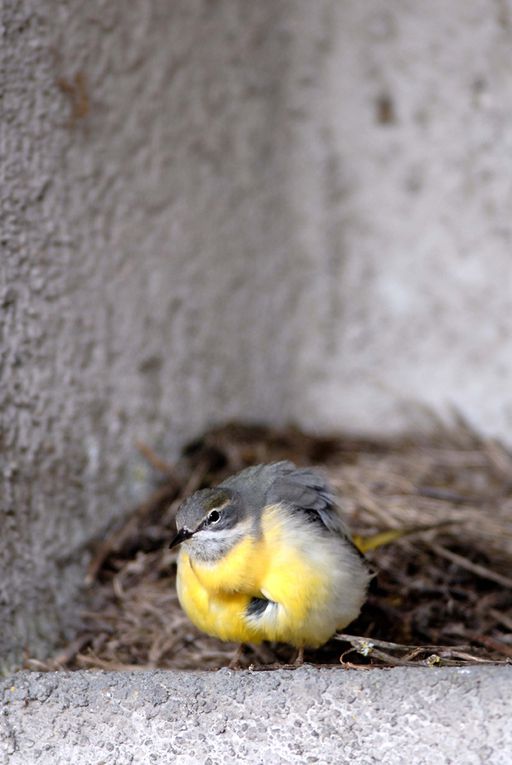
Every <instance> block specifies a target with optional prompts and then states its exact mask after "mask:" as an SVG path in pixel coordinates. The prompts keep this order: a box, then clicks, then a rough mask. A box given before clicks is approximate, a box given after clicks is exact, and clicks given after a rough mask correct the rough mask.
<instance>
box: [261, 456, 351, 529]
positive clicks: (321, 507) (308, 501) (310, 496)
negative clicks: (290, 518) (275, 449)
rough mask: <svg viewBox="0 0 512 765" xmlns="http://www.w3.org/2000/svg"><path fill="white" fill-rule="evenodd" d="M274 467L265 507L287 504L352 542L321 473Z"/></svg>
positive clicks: (288, 466) (285, 465) (289, 466)
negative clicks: (281, 503)
mask: <svg viewBox="0 0 512 765" xmlns="http://www.w3.org/2000/svg"><path fill="white" fill-rule="evenodd" d="M269 467H270V466H269ZM272 467H274V469H276V470H275V472H276V474H275V476H274V480H273V481H272V483H271V485H270V487H269V489H268V492H267V497H266V504H277V503H280V502H283V503H286V504H287V505H288V506H289V507H292V508H294V509H295V510H296V511H297V512H303V513H305V514H307V515H308V516H309V517H310V518H311V520H312V521H315V520H316V521H320V522H321V523H322V524H323V526H325V528H327V529H328V530H329V531H331V532H334V533H335V534H340V535H342V536H345V537H347V538H350V535H349V532H348V529H347V527H346V525H345V523H344V522H343V519H342V517H341V514H340V511H339V508H338V504H337V500H336V496H335V494H334V492H333V490H332V488H331V486H330V485H329V483H328V481H327V479H326V478H325V477H324V476H323V475H322V474H321V473H320V472H319V471H316V470H311V469H310V468H297V467H295V466H294V465H293V464H292V463H290V462H280V463H274V465H273V466H272Z"/></svg>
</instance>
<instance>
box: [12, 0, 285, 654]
mask: <svg viewBox="0 0 512 765" xmlns="http://www.w3.org/2000/svg"><path fill="white" fill-rule="evenodd" d="M285 10H286V6H285V5H283V4H279V3H274V2H273V0H268V2H258V3H254V4H253V3H239V2H230V1H226V2H212V1H210V0H182V1H179V2H169V1H168V0H155V1H154V2H151V3H143V4H133V3H128V4H127V3H124V2H121V1H119V2H111V0H109V1H108V2H100V1H99V0H98V1H96V0H95V1H94V2H87V3H84V2H81V0H73V1H72V2H55V0H24V2H18V0H12V2H10V1H9V0H7V2H6V3H5V8H4V20H5V23H6V35H5V55H4V62H3V63H4V69H5V73H6V83H7V91H6V97H5V128H6V130H5V136H4V148H5V154H6V157H5V183H4V184H2V205H3V210H4V215H5V233H4V247H5V252H4V254H3V255H2V271H3V273H2V277H3V286H2V292H1V293H0V294H1V300H2V330H3V337H2V367H1V391H0V399H1V401H0V407H1V409H0V411H1V412H2V415H1V416H2V438H3V443H2V447H3V449H2V460H3V466H2V467H3V472H4V484H3V490H2V499H1V502H2V532H3V543H2V546H1V548H0V556H1V564H0V570H1V576H0V599H1V608H0V612H1V614H2V619H1V621H2V625H3V627H2V629H1V630H0V655H2V654H4V655H5V654H7V653H11V652H12V649H13V648H15V647H16V648H17V649H19V648H20V647H21V646H23V645H24V644H27V645H30V647H31V650H32V651H38V650H40V648H41V646H43V645H44V644H45V643H46V640H47V638H48V637H49V636H51V637H54V636H55V630H56V626H55V625H56V615H57V614H63V613H64V611H63V606H64V605H65V604H67V603H69V602H72V600H73V595H74V593H75V591H76V586H77V582H78V581H79V578H81V577H82V576H83V544H84V543H85V542H86V541H87V540H88V539H89V538H90V537H92V536H94V535H95V534H97V533H98V532H100V531H101V529H103V528H105V526H106V525H107V523H108V522H109V521H110V520H111V519H112V518H113V517H114V516H116V515H118V514H120V513H121V512H122V511H123V510H126V507H127V502H128V503H129V501H130V499H131V498H132V495H133V494H134V492H136V490H137V489H138V476H139V472H140V471H139V469H138V466H137V465H135V466H133V465H132V461H133V457H134V452H135V449H134V441H135V439H137V438H141V439H144V440H145V441H147V442H148V443H152V444H160V445H161V446H163V447H164V448H167V449H169V451H170V453H171V454H172V451H173V450H176V449H177V447H178V446H179V445H180V444H181V443H182V442H183V439H184V438H186V437H190V436H191V435H193V434H195V433H197V432H198V431H200V430H201V429H202V428H204V427H205V426H206V425H207V423H208V422H210V421H212V420H222V419H224V418H232V417H244V416H245V417H251V418H254V419H266V420H270V419H272V420H273V419H275V420H276V421H284V419H285V418H286V413H287V398H286V395H287V382H288V369H289V367H290V359H291V356H292V350H293V343H292V328H291V325H289V324H287V323H286V322H283V321H282V319H283V317H284V316H286V315H287V314H288V313H289V312H291V309H290V308H289V306H290V304H291V303H292V302H293V300H295V293H296V290H295V286H294V278H293V273H292V278H291V279H290V278H289V275H290V272H291V271H292V269H291V268H290V258H291V253H290V250H289V247H288V246H287V231H289V230H290V229H291V220H290V217H289V215H288V213H287V206H286V194H285V189H286V185H285V179H286V172H287V158H286V153H285V151H284V149H285V147H286V143H287V136H286V130H285V127H286V111H285V99H284V97H283V87H284V82H285V78H286V73H287V69H288V66H289V47H290V35H289V34H286V33H285V27H284V22H283V13H284V11H285ZM77 74H78V82H76V75H77ZM63 80H65V82H63ZM70 85H71V86H73V87H74V92H75V104H76V109H75V111H76V112H77V114H76V116H75V118H71V119H70V106H71V97H72V95H73V94H69V93H67V92H65V91H69V90H70ZM269 338H271V343H270V342H269ZM132 467H133V470H131V468H132ZM133 498H135V497H133ZM64 571H65V576H63V575H62V574H63V572H64ZM66 619H67V616H66V618H65V619H64V622H66Z"/></svg>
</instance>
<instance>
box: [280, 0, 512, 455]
mask: <svg viewBox="0 0 512 765" xmlns="http://www.w3.org/2000/svg"><path fill="white" fill-rule="evenodd" d="M309 16H310V21H309V24H308V25H306V24H305V23H304V20H303V23H304V29H307V30H309V31H308V33H307V34H306V35H303V36H302V38H301V40H299V39H298V40H297V44H299V42H300V44H301V48H300V51H299V55H298V56H297V59H296V65H294V67H293V68H292V71H291V78H293V84H291V85H290V88H289V90H290V94H291V97H292V98H293V99H294V103H295V111H296V112H298V113H299V114H300V120H297V121H296V122H295V126H294V128H295V130H296V134H297V137H296V140H295V141H294V142H293V143H292V151H293V156H294V161H293V167H292V170H291V173H290V177H291V178H292V179H293V187H292V194H291V197H292V199H293V205H294V209H295V210H296V211H297V213H298V214H297V221H298V223H299V225H297V226H296V234H297V237H298V240H299V242H300V245H299V246H300V249H301V251H302V253H303V255H304V259H305V261H306V262H307V263H308V267H307V274H308V276H307V278H308V289H307V294H306V295H305V300H306V301H307V309H306V310H305V311H304V312H303V314H302V315H303V316H304V317H307V321H304V324H303V327H302V338H303V340H302V342H301V343H300V344H298V352H299V356H298V359H297V364H298V369H297V373H296V374H295V375H294V380H295V381H296V385H295V388H294V392H293V401H294V411H296V412H300V413H301V419H302V422H304V423H305V424H307V425H309V426H314V427H323V428H326V427H327V428H329V427H339V426H342V427H345V428H349V429H351V430H355V431H359V432H361V431H366V432H370V433H373V434H382V433H386V434H390V433H394V432H397V431H399V430H402V429H404V428H405V429H411V428H413V427H414V425H415V421H416V419H417V418H416V415H417V414H418V412H417V411H416V412H415V411H414V404H415V403H417V402H420V403H422V404H426V405H427V406H429V407H431V408H432V409H433V410H434V411H436V412H437V413H440V414H443V413H446V412H447V411H448V410H449V408H450V407H451V405H456V406H457V407H458V408H459V409H460V410H462V411H463V412H464V414H465V415H466V416H467V417H468V418H469V420H470V421H471V422H473V423H474V424H475V425H476V426H477V427H478V428H479V429H481V430H482V431H483V432H485V433H488V434H491V435H498V436H501V437H503V438H505V439H506V440H507V441H508V442H509V443H511V444H512V214H511V211H512V3H511V2H510V0H499V2H489V1H488V0H473V1H472V2H470V3H467V2H465V0H457V1H454V0H452V1H451V2H446V0H430V2H428V3H424V2H421V0H413V2H402V1H401V0H393V1H392V2H386V3H383V2H381V0H365V2H357V0H346V1H344V2H334V1H333V2H324V3H319V4H316V3H310V4H309ZM301 82H302V83H306V87H304V86H303V87H301ZM303 274H304V277H306V270H304V272H303Z"/></svg>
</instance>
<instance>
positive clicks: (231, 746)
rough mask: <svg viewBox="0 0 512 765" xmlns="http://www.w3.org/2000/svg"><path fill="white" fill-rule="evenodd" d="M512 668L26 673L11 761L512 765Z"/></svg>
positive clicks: (3, 741)
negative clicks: (368, 670)
mask: <svg viewBox="0 0 512 765" xmlns="http://www.w3.org/2000/svg"><path fill="white" fill-rule="evenodd" d="M511 698H512V667H510V668H506V669H498V668H496V667H486V668H472V669H455V668H453V669H426V668H425V669H393V670H372V671H370V672H364V671H359V672H355V671H344V670H342V669H334V670H318V669H314V668H311V667H304V668H302V669H299V670H296V671H293V672H290V671H286V670H280V671H274V672H252V673H251V672H245V671H244V672H233V671H230V670H220V671H218V672H211V673H192V672H191V673H175V672H163V671H152V672H145V671H140V672H123V673H104V672H76V673H74V674H63V673H62V674H61V673H58V674H45V675H41V674H38V673H27V672H23V673H19V674H16V675H13V676H11V677H10V678H8V679H7V680H6V682H4V684H3V706H2V716H1V719H0V762H1V764H2V765H7V764H8V765H31V763H37V765H46V764H48V765H68V763H73V765H100V763H102V764H103V765H128V763H133V765H146V763H147V765H151V763H167V762H168V763H180V765H196V764H197V763H202V764H203V763H204V764H205V765H224V764H225V763H235V762H244V763H251V765H252V764H253V763H254V765H267V764H268V763H272V764H273V765H274V763H275V764H276V765H280V764H281V763H283V764H284V763H286V764H287V765H288V764H289V765H292V764H293V763H300V764H301V765H303V764H304V763H318V765H324V764H327V763H329V764H330V763H333V765H334V763H336V765H345V763H346V764H347V765H349V764H350V765H403V763H414V765H423V764H424V765H445V764H446V765H448V763H452V764H453V765H455V764H457V765H509V764H510V761H511V760H510V757H511V752H512V721H511V701H510V700H511Z"/></svg>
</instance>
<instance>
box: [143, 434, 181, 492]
mask: <svg viewBox="0 0 512 765" xmlns="http://www.w3.org/2000/svg"><path fill="white" fill-rule="evenodd" d="M135 446H136V447H137V449H138V450H139V452H140V453H141V454H142V456H143V457H144V459H145V460H146V461H147V462H148V463H149V464H150V465H151V467H154V468H155V470H157V471H158V472H159V473H163V474H164V475H165V476H166V477H167V478H170V479H172V480H174V481H175V482H176V484H179V483H180V481H179V479H178V478H177V476H176V471H175V469H174V467H173V466H172V465H170V464H169V463H168V462H166V461H165V460H163V459H162V458H161V457H159V456H158V454H157V453H156V452H155V451H154V450H153V449H152V448H151V447H150V446H148V444H146V443H145V442H144V441H141V440H140V439H137V440H136V441H135Z"/></svg>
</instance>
